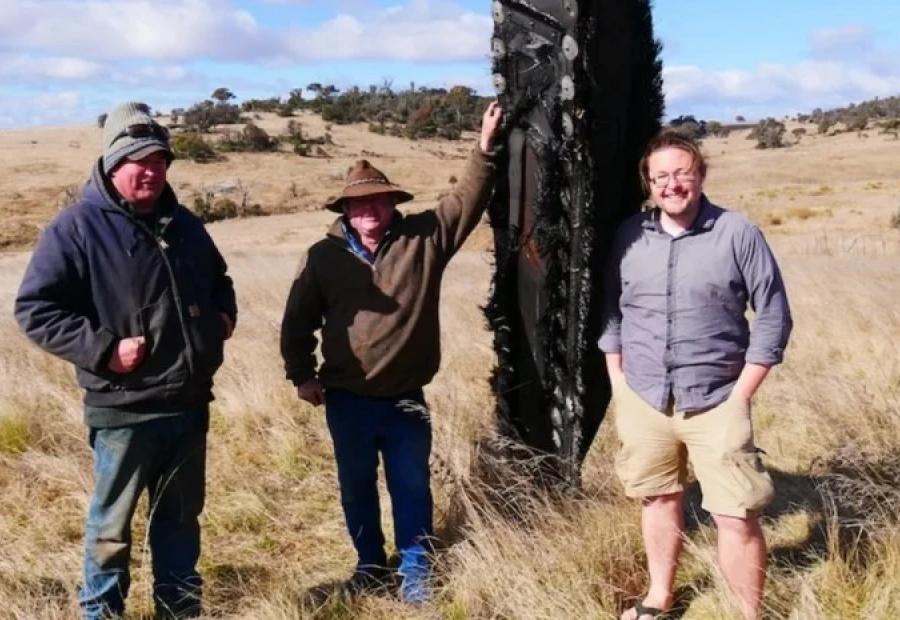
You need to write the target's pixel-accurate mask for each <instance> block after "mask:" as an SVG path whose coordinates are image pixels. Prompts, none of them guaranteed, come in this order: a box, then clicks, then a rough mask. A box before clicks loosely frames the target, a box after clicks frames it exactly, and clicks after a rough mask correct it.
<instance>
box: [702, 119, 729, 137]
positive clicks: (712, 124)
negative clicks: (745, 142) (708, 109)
mask: <svg viewBox="0 0 900 620" xmlns="http://www.w3.org/2000/svg"><path fill="white" fill-rule="evenodd" d="M706 131H707V133H708V134H709V135H711V136H715V137H716V138H727V137H728V136H729V135H730V134H731V130H730V129H728V128H727V127H725V125H723V124H722V123H720V122H719V121H709V122H708V123H706Z"/></svg>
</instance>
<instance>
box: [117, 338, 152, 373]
mask: <svg viewBox="0 0 900 620" xmlns="http://www.w3.org/2000/svg"><path fill="white" fill-rule="evenodd" d="M146 354H147V341H146V339H145V338H144V337H143V336H134V337H132V338H123V339H122V340H120V341H119V343H118V344H117V345H116V348H115V349H113V352H112V357H110V358H109V369H110V370H111V371H113V372H116V373H119V374H125V373H129V372H131V371H133V370H134V369H135V368H137V367H138V365H139V364H140V363H141V361H142V360H143V359H144V355H146Z"/></svg>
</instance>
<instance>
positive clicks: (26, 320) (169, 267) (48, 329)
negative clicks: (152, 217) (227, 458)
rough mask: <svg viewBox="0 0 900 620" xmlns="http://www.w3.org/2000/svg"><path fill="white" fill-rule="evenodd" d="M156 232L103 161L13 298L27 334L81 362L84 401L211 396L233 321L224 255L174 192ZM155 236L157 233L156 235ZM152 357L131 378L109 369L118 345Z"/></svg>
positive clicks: (104, 403)
mask: <svg viewBox="0 0 900 620" xmlns="http://www.w3.org/2000/svg"><path fill="white" fill-rule="evenodd" d="M156 212H157V213H158V214H159V215H160V216H161V219H160V220H159V222H160V224H159V226H156V227H154V228H157V230H156V231H154V230H151V226H148V225H147V224H145V223H144V222H143V221H141V220H139V219H138V218H136V217H135V216H134V215H133V213H132V212H131V210H130V209H129V208H128V206H127V203H124V202H123V201H122V199H121V198H119V197H118V194H117V193H116V192H115V190H114V189H113V188H112V185H111V183H110V181H109V180H108V178H107V177H106V176H105V174H104V173H103V170H102V167H101V164H100V163H98V164H97V165H96V166H95V168H94V172H93V174H92V176H91V180H90V181H89V182H88V184H87V185H86V186H85V189H84V192H83V194H82V197H81V199H80V200H79V202H78V203H76V204H75V205H73V206H71V207H69V208H67V209H64V210H63V211H62V212H60V213H59V215H58V216H57V217H56V218H54V220H53V221H52V222H51V223H50V224H49V225H48V226H47V228H46V230H44V232H43V234H42V235H41V238H40V239H39V240H38V242H37V245H36V246H35V248H34V253H33V255H32V257H31V261H30V262H29V264H28V268H27V269H26V271H25V276H24V278H23V280H22V285H21V287H20V288H19V294H18V296H17V298H16V305H15V314H16V320H17V321H18V322H19V325H20V326H21V328H22V329H23V330H24V331H25V333H26V334H27V335H28V337H29V338H30V339H31V340H33V341H34V342H35V343H37V344H38V345H39V346H41V347H42V348H44V349H46V350H47V351H49V352H50V353H52V354H54V355H57V356H59V357H61V358H62V359H64V360H66V361H69V362H71V363H72V364H74V365H75V367H76V371H77V376H78V383H79V384H80V385H81V387H83V388H84V389H85V398H84V402H85V404H86V405H88V406H93V407H113V408H121V409H125V410H128V409H130V408H135V409H139V408H146V406H147V405H150V406H154V405H160V406H165V405H167V404H168V405H170V406H171V405H185V406H189V405H197V404H201V403H207V402H209V401H210V400H211V399H212V393H211V388H212V378H213V374H214V373H215V371H216V369H218V367H219V366H220V365H221V363H222V353H223V343H224V335H225V327H224V323H223V321H222V318H221V316H219V313H220V312H224V313H225V314H227V315H228V316H229V317H231V319H232V321H236V319H237V307H236V304H235V297H234V289H233V287H232V283H231V278H229V277H228V276H227V275H226V270H227V267H226V265H225V261H224V259H223V258H222V255H221V254H220V253H219V251H218V250H217V249H216V246H215V244H214V243H213V241H212V239H211V238H210V237H209V234H208V233H207V232H206V230H205V228H204V227H203V223H202V222H201V221H200V220H199V219H198V218H197V217H196V216H194V215H193V214H192V213H191V212H190V211H188V210H187V209H186V208H185V207H183V206H181V205H179V204H178V202H177V200H176V198H175V194H174V192H173V191H172V189H171V188H170V187H169V186H168V185H167V186H166V189H165V191H164V193H163V195H162V196H161V197H160V200H159V202H158V203H157V211H156ZM157 233H158V236H157ZM131 336H144V337H145V338H146V346H147V353H146V355H145V357H144V359H143V361H142V362H141V363H140V364H139V365H138V367H137V368H136V369H135V370H134V371H132V372H130V373H125V374H117V373H114V372H112V371H111V370H109V368H108V366H107V364H108V363H109V359H110V356H111V354H112V350H113V347H114V346H116V344H117V343H118V341H119V340H120V339H122V338H127V337H131Z"/></svg>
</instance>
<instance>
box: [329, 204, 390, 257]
mask: <svg viewBox="0 0 900 620" xmlns="http://www.w3.org/2000/svg"><path fill="white" fill-rule="evenodd" d="M402 217H403V216H402V215H400V213H399V212H397V211H394V218H393V219H392V220H391V225H390V226H388V229H387V230H386V231H384V236H383V237H382V238H381V241H380V242H379V243H378V247H377V248H375V253H374V254H373V253H372V252H370V251H369V249H368V248H367V247H366V246H364V245H363V244H362V241H360V239H359V237H358V236H357V234H356V231H354V230H353V227H352V226H351V225H350V222H349V221H348V220H347V217H346V216H341V217H340V222H341V232H342V233H343V234H344V240H345V241H346V242H347V247H348V248H350V251H351V252H353V253H354V254H356V255H357V256H359V257H360V258H362V259H364V260H365V261H367V262H368V263H374V262H375V256H376V255H377V254H378V253H379V252H380V251H381V249H382V248H384V247H385V246H387V244H388V243H390V241H391V240H392V239H393V237H394V234H395V232H396V230H397V226H398V224H399V222H400V220H401V219H402Z"/></svg>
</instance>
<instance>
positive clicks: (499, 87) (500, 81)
mask: <svg viewBox="0 0 900 620" xmlns="http://www.w3.org/2000/svg"><path fill="white" fill-rule="evenodd" d="M493 79H494V90H495V91H497V94H498V95H502V94H503V93H505V92H506V78H505V77H503V76H502V75H500V74H499V73H495V74H494V76H493Z"/></svg>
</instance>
